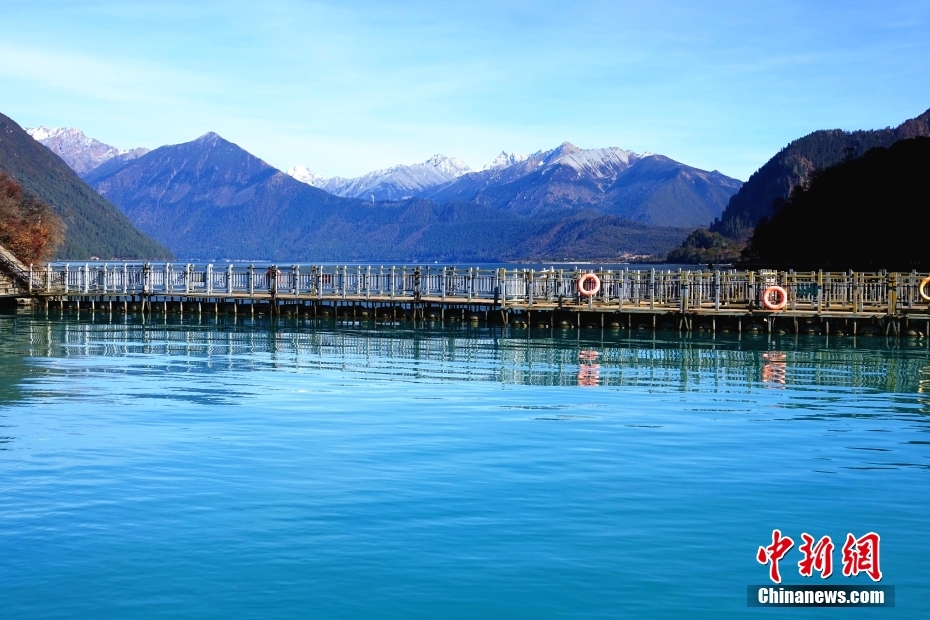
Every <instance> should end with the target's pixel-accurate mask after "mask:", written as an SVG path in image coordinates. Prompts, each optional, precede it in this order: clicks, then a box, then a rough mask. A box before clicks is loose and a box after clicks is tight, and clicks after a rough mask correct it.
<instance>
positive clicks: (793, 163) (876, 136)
mask: <svg viewBox="0 0 930 620" xmlns="http://www.w3.org/2000/svg"><path fill="white" fill-rule="evenodd" d="M916 136H930V110H928V111H926V112H924V113H923V114H921V115H920V116H918V117H917V118H913V119H910V120H908V121H905V122H904V123H902V124H901V125H899V126H898V127H896V128H887V129H878V130H869V131H843V130H840V129H831V130H823V131H815V132H814V133H812V134H809V135H807V136H804V137H803V138H799V139H798V140H795V141H794V142H792V143H791V144H789V145H788V146H786V147H785V148H783V149H782V150H781V151H779V152H778V154H776V155H775V156H774V157H772V159H770V160H769V161H768V162H766V163H765V165H763V166H762V167H761V168H759V170H758V171H756V172H755V173H754V174H753V175H752V176H751V177H749V180H748V181H746V183H744V184H743V186H742V187H741V188H740V190H739V192H737V193H736V195H734V196H733V197H732V198H730V202H729V203H728V204H727V208H726V210H725V211H724V212H723V215H721V216H720V218H719V219H718V220H716V221H715V222H714V223H713V224H712V225H711V227H710V230H711V231H714V232H718V233H722V234H724V235H726V236H727V237H729V238H731V239H737V240H740V241H745V240H746V239H747V238H748V236H749V235H750V234H751V232H752V228H753V227H754V226H755V225H756V223H757V222H758V221H759V220H760V219H762V218H763V217H765V216H771V215H772V213H773V205H774V204H775V202H776V201H777V200H785V199H787V198H788V196H789V195H790V194H791V190H792V189H793V188H794V187H795V186H797V185H798V184H799V183H803V182H805V181H807V180H808V178H809V177H810V174H811V172H813V171H814V170H822V169H824V168H828V167H830V166H832V165H834V164H837V163H839V162H842V161H844V160H846V159H851V158H855V157H858V156H860V155H862V154H863V153H865V152H866V151H868V150H869V149H872V148H875V147H879V146H881V147H889V146H891V145H892V144H894V143H895V142H897V141H898V140H904V139H907V138H913V137H916Z"/></svg>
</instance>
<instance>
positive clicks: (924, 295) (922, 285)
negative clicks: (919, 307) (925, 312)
mask: <svg viewBox="0 0 930 620" xmlns="http://www.w3.org/2000/svg"><path fill="white" fill-rule="evenodd" d="M928 284H930V277H927V278H924V279H923V280H922V281H921V282H920V288H918V289H917V292H918V293H920V298H921V299H923V300H924V301H930V293H927V292H926V291H927V285H928Z"/></svg>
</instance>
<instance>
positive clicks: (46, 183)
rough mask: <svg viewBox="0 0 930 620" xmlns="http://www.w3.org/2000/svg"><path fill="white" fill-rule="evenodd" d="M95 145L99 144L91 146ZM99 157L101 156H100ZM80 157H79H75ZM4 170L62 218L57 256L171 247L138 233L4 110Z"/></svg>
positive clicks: (0, 130)
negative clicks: (61, 234) (62, 236)
mask: <svg viewBox="0 0 930 620" xmlns="http://www.w3.org/2000/svg"><path fill="white" fill-rule="evenodd" d="M93 149H95V150H96V149H97V147H96V146H95V145H93ZM96 156H97V157H99V156H100V155H99V153H98V155H96ZM75 161H77V160H75ZM0 170H3V171H5V172H6V173H8V174H9V175H11V176H13V177H14V178H15V179H16V180H17V181H19V182H20V183H22V185H23V188H24V189H25V190H26V191H27V192H29V193H30V194H31V195H33V196H35V197H37V198H39V199H40V200H41V201H43V202H45V203H47V204H48V205H49V206H50V207H51V208H52V209H53V210H54V211H55V213H57V214H58V215H59V216H60V217H61V219H62V220H63V222H64V224H65V226H67V230H66V231H65V243H64V245H63V246H62V247H61V249H60V250H59V251H58V254H57V258H59V259H64V260H86V259H89V258H90V257H91V256H97V257H100V258H103V259H105V260H109V259H114V258H117V259H141V258H151V259H166V258H170V257H171V252H170V251H168V250H167V249H166V248H165V247H163V246H161V245H159V244H158V243H156V242H155V241H153V240H152V239H151V238H149V237H148V236H146V235H145V234H143V233H142V232H140V231H139V230H138V229H137V228H136V227H135V226H133V224H132V222H130V221H129V219H127V217H126V216H125V215H124V214H123V213H122V212H121V211H120V210H119V209H117V208H116V207H114V206H113V205H112V204H110V203H109V202H108V201H107V200H106V199H105V198H103V197H102V196H100V195H99V194H98V193H97V192H95V191H94V190H93V189H91V188H90V187H89V186H88V185H87V184H86V183H85V182H84V181H83V180H82V179H81V178H80V177H78V175H77V174H76V173H75V171H74V170H72V169H71V168H70V167H69V166H68V165H67V164H66V163H65V162H64V161H63V160H62V159H61V157H60V156H58V155H56V154H55V153H53V152H52V151H51V150H50V149H48V148H46V147H44V146H43V145H42V144H40V143H39V142H37V141H36V140H34V139H33V138H32V137H31V136H30V135H29V134H28V133H26V131H25V130H23V128H22V127H20V126H19V125H18V124H17V123H16V122H14V121H13V120H12V119H10V118H8V117H6V116H4V115H2V114H0Z"/></svg>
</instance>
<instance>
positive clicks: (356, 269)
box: [26, 263, 930, 319]
mask: <svg viewBox="0 0 930 620" xmlns="http://www.w3.org/2000/svg"><path fill="white" fill-rule="evenodd" d="M591 272H592V273H595V274H596V275H597V276H598V277H599V279H600V281H601V286H600V290H599V291H598V292H597V293H596V294H595V295H593V296H591V297H585V296H583V295H580V294H579V292H578V287H577V283H578V279H579V278H580V277H581V276H582V275H584V274H585V273H587V272H586V271H581V270H577V269H554V268H551V269H542V270H534V269H521V270H513V269H502V268H501V269H482V268H477V267H467V268H459V267H448V266H444V267H437V266H421V267H397V266H393V267H385V266H373V265H354V266H324V265H288V266H283V267H282V266H274V265H267V264H266V265H242V264H174V263H157V264H156V263H145V264H140V263H83V264H71V263H48V264H44V265H37V266H30V267H29V268H28V273H27V274H26V275H27V278H28V294H30V295H31V296H35V297H42V296H44V297H55V298H78V297H82V298H90V299H94V298H97V299H100V298H110V299H115V298H126V297H137V296H138V297H146V298H168V299H179V300H185V299H214V300H217V299H222V300H229V301H236V300H246V299H250V300H268V299H276V300H281V301H284V302H287V301H299V300H305V301H309V300H322V301H333V302H338V301H358V302H393V303H398V304H409V303H413V304H417V303H427V304H437V305H455V304H469V305H475V306H484V307H493V308H500V309H514V310H531V311H535V310H569V311H581V312H584V311H590V312H617V311H620V312H632V313H636V312H644V313H669V312H675V313H691V314H709V315H721V316H727V315H730V316H739V315H743V314H746V313H755V312H760V313H765V312H766V310H765V309H764V307H763V305H762V293H763V291H764V290H765V289H766V288H767V287H769V286H772V285H777V286H780V287H783V288H784V289H785V290H786V291H787V294H788V299H787V305H786V307H785V308H784V309H783V310H781V311H779V314H781V315H786V316H792V315H794V316H804V315H808V316H809V315H823V316H851V315H852V316H879V315H884V316H904V315H908V316H911V317H913V318H921V319H930V314H928V303H927V301H925V300H924V299H923V297H922V296H921V291H920V287H921V284H922V282H924V280H925V278H926V277H927V274H920V273H916V272H912V273H882V272H879V273H860V272H825V271H816V272H804V273H795V272H792V271H788V272H782V271H779V272H775V271H737V270H714V271H683V270H661V269H624V270H606V269H599V270H592V271H591ZM925 292H926V291H925Z"/></svg>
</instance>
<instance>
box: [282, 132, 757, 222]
mask: <svg viewBox="0 0 930 620" xmlns="http://www.w3.org/2000/svg"><path fill="white" fill-rule="evenodd" d="M288 174H289V175H291V176H292V177H294V178H296V179H297V180H299V181H302V182H304V183H307V184H309V185H312V186H314V187H318V188H320V189H323V190H325V191H327V192H329V193H331V194H336V195H338V196H347V197H353V198H362V199H365V200H371V201H376V200H403V199H407V198H413V197H416V198H428V199H430V200H433V201H435V202H438V203H439V204H449V203H453V202H469V203H474V204H481V205H486V206H490V207H494V208H495V209H498V210H502V211H512V212H514V213H517V214H520V215H533V216H537V215H541V214H544V213H558V214H563V215H564V214H567V213H577V212H579V211H583V210H585V209H593V210H595V211H597V212H598V213H602V214H609V215H615V216H617V217H621V218H625V219H629V220H633V221H636V222H641V223H643V224H652V225H657V226H685V227H687V226H691V227H694V226H699V225H701V224H706V223H707V222H708V221H710V220H711V219H713V218H715V217H717V216H719V215H720V214H721V213H722V211H723V209H724V207H725V206H726V203H727V201H728V200H729V198H730V196H732V195H733V194H734V193H736V191H737V190H739V188H740V186H741V182H740V181H738V180H736V179H731V178H729V177H727V176H724V175H723V174H721V173H719V172H716V171H714V172H706V171H703V170H698V169H697V168H692V167H690V166H686V165H684V164H681V163H678V162H676V161H674V160H672V159H670V158H668V157H665V156H662V155H656V154H652V153H644V154H637V153H634V152H632V151H625V150H623V149H619V148H615V147H613V148H603V149H580V148H578V147H576V146H575V145H573V144H571V143H569V142H565V143H563V144H561V145H560V146H558V147H556V148H554V149H551V150H547V151H538V152H536V153H533V154H532V155H529V156H527V155H517V154H513V153H507V152H506V151H505V152H502V153H501V154H500V155H499V156H498V157H497V158H496V159H495V160H494V161H492V162H490V163H489V164H487V165H485V166H484V167H483V168H482V169H481V170H478V171H473V170H471V168H469V167H468V165H467V164H465V163H464V162H462V161H461V160H459V159H455V158H448V157H445V156H443V155H435V156H433V157H431V158H430V159H429V160H427V161H426V162H424V163H422V164H414V165H412V166H404V165H399V166H394V167H392V168H387V169H385V170H377V171H375V172H370V173H368V174H366V175H364V176H362V177H359V178H357V179H343V178H340V177H335V178H331V179H327V178H326V177H323V176H321V175H317V174H315V173H313V172H311V171H310V170H308V169H307V168H305V167H303V166H300V167H295V168H291V169H290V170H288Z"/></svg>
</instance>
